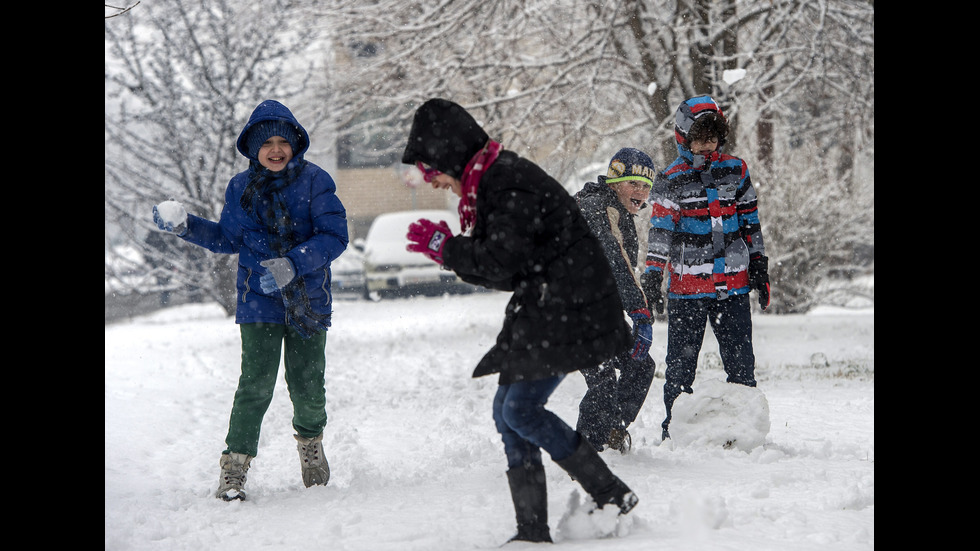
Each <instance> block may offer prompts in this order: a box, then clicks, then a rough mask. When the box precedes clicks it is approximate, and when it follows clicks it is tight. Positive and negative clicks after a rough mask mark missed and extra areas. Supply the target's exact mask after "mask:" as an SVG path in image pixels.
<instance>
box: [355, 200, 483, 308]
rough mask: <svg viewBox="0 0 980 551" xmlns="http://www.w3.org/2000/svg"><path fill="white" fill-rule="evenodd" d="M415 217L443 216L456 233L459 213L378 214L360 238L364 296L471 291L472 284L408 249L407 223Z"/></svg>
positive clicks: (413, 212)
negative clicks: (365, 235)
mask: <svg viewBox="0 0 980 551" xmlns="http://www.w3.org/2000/svg"><path fill="white" fill-rule="evenodd" d="M419 218H428V219H429V220H432V221H433V222H439V221H441V220H445V221H446V223H448V224H449V227H450V228H451V229H452V230H453V233H454V234H456V233H459V215H458V214H456V213H455V212H451V211H448V210H412V211H402V212H390V213H386V214H381V215H379V216H378V217H377V218H375V219H374V222H373V223H372V224H371V229H369V230H368V233H367V237H366V238H365V239H364V275H365V277H366V279H367V285H366V293H365V295H367V296H371V297H374V296H380V295H382V294H405V295H411V294H426V295H437V294H441V293H447V292H449V293H453V292H461V293H467V292H472V291H474V290H475V288H474V287H473V286H472V285H470V284H468V283H465V282H463V281H462V280H460V279H459V278H458V277H456V274H455V273H453V272H451V271H449V270H443V269H442V267H441V266H439V265H438V264H436V263H435V262H433V261H432V260H430V259H428V258H426V257H425V255H422V254H419V253H413V252H409V251H408V250H406V249H405V247H406V246H407V245H408V238H407V237H405V235H406V234H407V233H408V225H409V224H411V223H412V222H415V221H416V220H418V219H419Z"/></svg>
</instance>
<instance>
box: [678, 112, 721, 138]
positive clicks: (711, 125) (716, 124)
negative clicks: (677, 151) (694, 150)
mask: <svg viewBox="0 0 980 551" xmlns="http://www.w3.org/2000/svg"><path fill="white" fill-rule="evenodd" d="M726 137H728V122H727V121H726V120H725V119H724V117H719V116H718V115H717V114H715V113H705V114H704V115H701V116H700V117H698V118H697V120H695V121H694V124H692V125H691V130H689V131H688V133H687V141H688V142H689V143H690V142H697V141H701V142H703V141H706V140H707V139H708V138H718V141H719V142H720V143H723V142H724V141H725V138H726Z"/></svg>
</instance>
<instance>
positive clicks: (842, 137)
mask: <svg viewBox="0 0 980 551" xmlns="http://www.w3.org/2000/svg"><path fill="white" fill-rule="evenodd" d="M316 4H317V5H318V6H319V8H320V10H321V11H320V13H321V14H323V15H325V17H322V18H320V19H318V20H319V21H327V22H329V21H343V22H344V24H343V25H342V26H334V27H331V30H330V32H331V36H332V37H333V39H334V42H335V44H337V45H338V47H339V51H341V52H346V53H347V54H348V55H349V56H350V57H351V58H354V57H356V61H355V62H354V63H351V64H349V65H338V66H337V67H338V70H337V73H336V74H334V75H332V77H333V78H331V79H330V81H331V82H332V83H333V86H332V87H331V88H329V90H327V91H326V93H327V94H329V101H325V102H323V103H322V104H323V105H329V108H330V113H329V115H330V116H332V117H333V120H334V121H335V124H336V125H337V128H339V129H340V132H341V133H342V134H343V133H345V132H349V133H352V134H357V133H360V134H361V135H373V136H375V137H377V136H378V135H379V132H378V129H379V128H383V129H384V130H383V131H381V132H380V135H381V136H382V138H383V139H382V140H381V141H380V142H375V143H374V147H384V145H385V144H387V145H388V147H391V148H393V149H394V150H397V149H398V148H400V147H402V146H403V145H404V144H403V143H402V140H403V139H404V136H405V130H406V127H407V123H408V119H409V116H410V114H411V112H412V110H413V109H414V106H415V105H417V104H418V103H420V102H421V101H423V100H425V99H426V98H428V97H433V96H444V97H450V98H452V99H454V100H456V101H458V102H460V103H462V104H464V105H466V106H467V107H468V108H469V109H471V110H472V111H473V112H474V113H475V114H476V115H477V116H478V117H479V118H480V119H481V120H482V121H483V122H484V123H485V124H486V125H487V127H488V128H489V129H491V130H492V133H493V135H494V136H495V137H497V138H501V139H502V140H503V141H504V142H505V144H506V145H507V146H508V147H509V148H511V149H515V150H518V151H520V152H522V153H524V154H527V155H529V156H531V157H533V158H535V159H536V160H538V161H539V162H541V163H542V164H543V165H545V166H546V167H547V168H549V169H550V170H551V171H552V172H553V173H555V174H556V175H558V176H560V177H564V176H566V175H569V174H571V173H572V172H573V171H574V170H575V169H576V168H580V167H583V166H586V165H588V164H590V163H591V162H593V161H596V160H602V159H605V158H606V157H607V156H608V155H609V154H610V153H611V152H612V151H614V150H615V149H617V148H618V147H620V146H621V145H624V144H629V145H633V146H636V147H641V148H644V149H646V150H647V151H648V152H650V153H651V154H652V155H653V156H654V158H655V159H659V164H661V165H662V164H663V163H665V162H667V161H668V160H670V159H672V158H673V157H674V156H675V155H676V144H675V143H674V139H673V133H672V129H673V115H674V111H675V109H676V107H677V105H678V104H679V103H680V102H681V101H683V100H684V99H686V98H688V97H691V96H694V95H697V94H703V93H707V94H711V95H712V96H713V97H715V99H716V100H718V101H719V103H720V104H721V105H722V108H723V109H724V110H725V112H726V114H727V115H728V117H729V119H730V121H731V123H732V125H733V129H734V132H733V133H732V135H731V139H730V143H729V145H728V147H729V151H731V152H733V153H735V154H737V155H740V156H743V157H745V158H746V159H747V160H748V161H749V164H750V166H751V167H753V179H754V181H756V183H757V184H758V185H759V187H760V198H761V201H762V204H763V205H764V206H765V205H766V204H767V203H766V201H767V200H768V197H767V196H768V195H769V194H770V193H771V194H773V195H774V196H775V197H779V196H786V197H789V196H790V195H791V194H792V192H793V191H794V190H796V191H798V188H794V187H788V188H782V187H780V186H793V185H796V182H798V180H799V175H803V174H805V175H806V176H807V178H808V180H807V184H808V185H807V189H808V190H811V191H812V192H813V193H815V194H816V195H818V196H825V195H826V193H829V192H831V191H832V192H833V193H837V190H839V189H853V188H855V187H857V186H858V183H857V182H855V181H854V178H855V175H856V174H857V173H858V172H857V171H855V165H856V163H860V162H861V161H860V159H870V160H871V162H872V163H873V158H874V157H873V144H874V5H873V2H865V1H858V0H817V1H815V2H814V1H804V0H741V1H738V2H736V1H735V0H721V1H709V0H689V1H677V0H613V1H606V2H596V1H588V0H577V1H570V2H557V3H556V2H552V1H548V0H489V1H480V2H476V1H471V2H469V1H463V2H460V1H448V0H445V1H442V2H435V3H429V2H420V1H408V2H406V1H404V0H373V1H363V0H357V1H355V0H335V1H333V2H327V3H321V2H318V3H316ZM340 67H342V69H341V68H340ZM365 112H371V113H374V114H375V115H374V116H366V117H365V116H363V115H364V113H365ZM755 159H758V161H759V162H758V163H756V162H755ZM828 163H829V165H830V166H831V167H832V170H831V172H829V173H825V172H823V171H822V169H823V168H826V167H827V166H828ZM788 175H789V176H792V177H789V176H788ZM870 185H871V193H870V194H867V193H857V194H855V195H853V196H852V199H853V200H854V201H855V203H854V204H853V205H848V206H847V208H848V209H854V211H855V212H867V210H868V209H870V211H871V216H870V220H871V228H872V231H871V232H870V244H871V248H872V250H873V208H874V204H873V170H872V171H871V184H870ZM869 195H870V201H871V202H870V205H869V204H867V203H858V202H857V201H859V200H860V201H867V200H868V197H869ZM774 201H775V200H774ZM820 205H821V206H822V207H826V208H828V209H839V205H834V204H833V203H832V202H828V203H820ZM772 210H774V209H767V210H766V211H765V212H764V213H763V214H764V217H765V216H768V217H767V218H764V219H763V223H764V224H765V227H766V228H767V230H771V231H772V233H774V235H782V236H788V235H790V234H791V233H793V232H787V231H785V230H786V228H784V227H783V226H784V225H785V226H786V227H787V228H788V227H793V226H796V227H799V226H800V225H801V224H803V225H807V224H810V223H811V220H810V219H809V218H807V219H800V220H794V219H791V218H788V217H787V213H788V212H792V210H789V211H785V212H780V213H778V214H777V213H771V211H772ZM767 213H771V214H767ZM849 214H850V213H848V215H845V216H843V219H845V220H848V221H853V223H855V224H857V223H858V222H857V221H858V220H862V219H864V220H866V219H867V218H868V217H867V216H863V217H862V216H850V215H849ZM809 215H810V217H816V216H823V217H824V218H825V219H827V218H829V217H840V215H841V213H839V212H822V213H816V212H812V211H810V212H809ZM866 229H867V227H866V225H861V226H860V227H845V228H842V229H841V231H850V232H851V235H853V236H861V237H856V239H857V240H860V239H864V240H865V241H866V242H867V241H868V237H867V236H868V235H869V234H868V232H867V231H866ZM835 233H839V232H835ZM773 244H774V246H775V249H774V254H777V255H779V256H780V257H781V258H783V259H784V260H785V262H784V264H782V265H781V266H782V270H783V271H782V272H780V273H779V275H780V277H781V278H782V279H783V281H782V283H783V284H784V286H783V289H785V290H792V292H791V293H788V294H787V295H785V296H782V297H780V298H782V299H783V303H782V304H783V307H784V308H785V310H786V311H797V310H799V309H805V308H806V307H807V306H808V305H809V304H810V303H811V302H812V300H811V299H810V298H809V297H808V295H806V293H805V292H804V291H803V289H804V288H806V287H807V286H812V281H811V275H810V274H812V273H813V270H812V269H811V268H810V267H808V266H809V265H806V266H805V265H803V264H800V265H799V266H797V265H795V264H794V263H796V262H797V260H796V259H799V258H800V256H799V255H798V254H797V253H799V252H800V251H799V249H801V248H808V247H810V244H812V240H811V241H810V244H805V243H803V242H802V241H800V240H798V239H773ZM821 244H822V245H827V248H826V249H825V250H818V251H815V250H813V249H812V248H809V249H808V251H807V252H808V254H811V255H812V256H814V257H817V258H819V260H818V261H817V264H818V265H820V266H824V267H827V268H829V267H830V266H831V265H833V264H834V263H835V262H837V261H838V260H837V257H836V254H837V252H836V251H832V250H831V248H830V247H829V245H831V244H830V243H824V242H823V241H821ZM781 247H788V250H782V251H781V250H779V249H780V248H781ZM818 271H820V270H818ZM823 271H824V272H825V271H826V270H823ZM804 273H805V274H806V275H805V276H804V275H803V274H804ZM794 279H796V280H797V281H792V280H794ZM798 293H803V294H799V296H797V294H798Z"/></svg>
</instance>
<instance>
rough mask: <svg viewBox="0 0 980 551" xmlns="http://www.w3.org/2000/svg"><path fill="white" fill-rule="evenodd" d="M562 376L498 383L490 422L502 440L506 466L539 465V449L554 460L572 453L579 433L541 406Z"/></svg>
mask: <svg viewBox="0 0 980 551" xmlns="http://www.w3.org/2000/svg"><path fill="white" fill-rule="evenodd" d="M563 378H564V375H559V376H555V377H548V378H547V379H540V380H536V381H521V382H517V383H513V384H509V385H500V387H498V389H497V395H496V396H495V397H494V399H493V421H494V423H495V424H496V426H497V432H499V433H500V436H501V438H502V439H503V441H504V453H505V454H506V455H507V467H508V468H514V467H521V466H528V465H540V464H541V449H544V450H545V451H546V452H548V454H549V455H551V458H552V459H554V460H555V461H559V460H562V459H565V458H566V457H568V456H570V455H572V453H573V452H574V451H575V449H576V448H577V447H578V444H579V436H578V433H576V432H575V430H573V429H572V428H571V427H570V426H568V425H567V424H566V423H565V422H564V421H562V420H561V418H559V417H558V416H557V415H555V414H554V413H552V412H550V411H548V410H546V409H545V408H544V405H545V404H546V403H547V402H548V398H549V397H550V396H551V394H552V393H553V392H554V391H555V389H556V388H558V384H559V383H561V381H562V379H563Z"/></svg>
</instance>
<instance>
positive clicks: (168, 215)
mask: <svg viewBox="0 0 980 551" xmlns="http://www.w3.org/2000/svg"><path fill="white" fill-rule="evenodd" d="M157 213H158V214H159V215H160V219H161V220H163V221H164V222H165V223H166V224H169V225H170V226H171V227H174V228H176V227H177V226H179V225H181V224H183V223H185V222H186V221H187V211H185V210H184V205H182V204H180V203H179V202H177V201H164V202H162V203H160V204H159V205H157Z"/></svg>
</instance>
